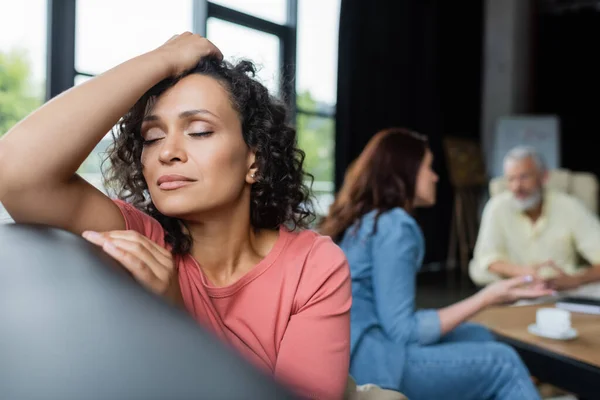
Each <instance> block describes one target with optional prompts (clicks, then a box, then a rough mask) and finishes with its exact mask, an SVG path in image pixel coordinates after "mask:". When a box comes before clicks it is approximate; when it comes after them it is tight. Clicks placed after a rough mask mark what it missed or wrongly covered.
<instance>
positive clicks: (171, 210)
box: [152, 195, 199, 218]
mask: <svg viewBox="0 0 600 400" xmlns="http://www.w3.org/2000/svg"><path fill="white" fill-rule="evenodd" d="M152 201H153V202H154V206H155V207H156V209H157V210H158V211H159V212H160V213H161V214H163V215H165V216H167V217H171V218H184V217H185V216H188V215H190V214H193V213H195V212H198V203H199V202H198V201H190V198H189V196H172V195H168V196H164V195H162V196H157V197H156V198H153V199H152Z"/></svg>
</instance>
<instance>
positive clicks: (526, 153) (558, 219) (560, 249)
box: [469, 147, 600, 290]
mask: <svg viewBox="0 0 600 400" xmlns="http://www.w3.org/2000/svg"><path fill="white" fill-rule="evenodd" d="M504 176H505V178H506V181H507V185H508V189H509V190H507V191H506V192H504V193H501V194H499V195H497V196H494V197H493V198H492V199H490V201H489V202H488V203H487V204H486V206H485V209H484V211H483V216H482V220H481V227H480V230H479V236H478V238H477V244H476V246H475V254H474V258H473V260H472V261H471V264H470V266H469V273H470V276H471V279H472V280H473V281H474V282H475V283H476V284H478V285H486V284H488V283H491V282H493V281H495V280H498V279H502V278H508V277H513V276H519V275H537V276H539V277H541V278H544V279H547V280H548V282H549V284H551V285H552V286H553V287H554V288H556V290H569V289H575V288H578V287H579V286H581V285H584V284H587V283H591V282H596V281H600V222H599V221H598V218H597V217H596V215H594V214H593V213H592V212H590V211H589V210H588V209H587V208H586V207H585V206H584V205H583V204H582V203H580V202H579V200H577V199H575V198H574V197H572V196H569V195H567V194H565V193H560V192H556V191H552V190H550V189H546V188H544V184H545V182H546V179H547V177H548V173H547V170H546V166H545V164H544V161H543V159H542V157H541V156H540V155H539V154H538V153H537V151H536V150H535V149H534V148H532V147H517V148H514V149H513V150H511V151H510V152H509V153H508V154H507V155H506V156H505V158H504ZM580 255H581V256H583V258H585V259H586V261H587V262H589V263H590V264H591V267H589V268H582V267H581V266H580V265H578V264H580V263H578V256H580Z"/></svg>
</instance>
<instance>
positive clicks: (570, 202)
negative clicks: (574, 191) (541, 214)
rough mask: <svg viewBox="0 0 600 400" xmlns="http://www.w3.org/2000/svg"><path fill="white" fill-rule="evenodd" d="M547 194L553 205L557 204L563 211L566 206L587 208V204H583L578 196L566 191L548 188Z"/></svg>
mask: <svg viewBox="0 0 600 400" xmlns="http://www.w3.org/2000/svg"><path fill="white" fill-rule="evenodd" d="M546 196H547V197H548V199H549V201H551V202H552V206H553V207H554V206H556V207H558V208H560V209H561V211H564V208H565V207H569V208H571V209H577V210H579V209H582V210H583V209H585V206H584V205H583V203H582V202H581V201H580V200H579V199H577V198H576V197H574V196H572V195H570V194H567V193H564V192H558V191H554V190H547V191H546Z"/></svg>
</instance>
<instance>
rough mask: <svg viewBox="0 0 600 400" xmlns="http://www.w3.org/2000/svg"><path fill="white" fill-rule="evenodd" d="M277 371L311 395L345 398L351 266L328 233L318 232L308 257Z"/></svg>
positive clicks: (296, 387) (348, 354) (347, 369)
mask: <svg viewBox="0 0 600 400" xmlns="http://www.w3.org/2000/svg"><path fill="white" fill-rule="evenodd" d="M296 299H297V302H296V306H297V309H296V311H295V313H294V315H293V316H292V317H291V319H290V321H289V324H288V327H287V330H286V333H285V335H284V336H283V340H282V341H281V345H280V348H279V354H278V356H277V365H276V367H275V376H276V377H278V378H279V379H281V380H282V381H283V382H286V383H288V384H289V385H290V387H292V388H294V389H296V390H297V392H298V393H300V394H301V395H303V396H306V397H307V398H319V399H336V398H341V396H342V394H343V392H344V389H345V387H346V381H347V379H348V371H349V365H350V306H351V303H352V288H351V283H350V269H349V267H348V262H347V260H346V257H345V256H344V253H343V252H342V251H341V249H340V248H339V247H337V246H336V245H335V244H334V243H333V242H332V241H331V240H330V239H329V238H325V237H318V238H317V239H316V241H315V243H314V245H313V248H312V250H311V252H310V253H309V255H308V258H307V260H306V263H305V269H304V273H303V277H302V283H301V284H300V287H299V289H298V293H297V295H296Z"/></svg>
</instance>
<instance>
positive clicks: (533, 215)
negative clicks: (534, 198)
mask: <svg viewBox="0 0 600 400" xmlns="http://www.w3.org/2000/svg"><path fill="white" fill-rule="evenodd" d="M543 206H544V200H543V199H542V201H540V202H539V204H538V205H537V206H535V207H533V208H532V209H530V210H527V211H525V215H527V216H528V217H529V218H530V219H531V220H532V221H534V222H535V221H537V219H538V218H539V217H540V216H541V215H542V208H543Z"/></svg>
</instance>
